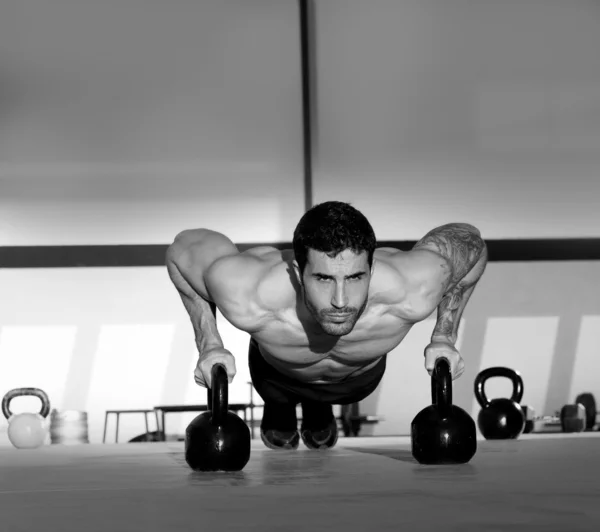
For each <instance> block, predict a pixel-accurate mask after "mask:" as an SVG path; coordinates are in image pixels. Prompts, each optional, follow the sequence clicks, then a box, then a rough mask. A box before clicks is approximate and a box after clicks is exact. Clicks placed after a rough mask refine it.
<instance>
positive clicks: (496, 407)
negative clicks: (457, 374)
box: [475, 367, 525, 440]
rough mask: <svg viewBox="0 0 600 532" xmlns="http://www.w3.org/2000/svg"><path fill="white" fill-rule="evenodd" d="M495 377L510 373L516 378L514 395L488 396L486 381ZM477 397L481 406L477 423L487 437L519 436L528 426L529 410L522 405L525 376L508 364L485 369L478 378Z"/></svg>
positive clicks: (513, 378) (504, 437) (476, 380)
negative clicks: (490, 397) (526, 414)
mask: <svg viewBox="0 0 600 532" xmlns="http://www.w3.org/2000/svg"><path fill="white" fill-rule="evenodd" d="M492 377H506V378H507V379H510V380H511V381H512V384H513V394H512V397H511V398H510V399H508V398H497V399H492V400H491V401H489V400H488V398H487V397H486V395H485V391H484V385H485V382H486V381H487V380H488V379H490V378H492ZM475 397H476V398H477V402H478V403H479V405H480V406H481V410H480V411H479V415H478V416H477V425H478V427H479V430H480V431H481V434H483V437H484V438H485V439H486V440H508V439H516V438H518V437H519V436H520V435H521V434H522V432H523V430H524V429H525V413H524V412H523V409H522V408H521V405H520V402H521V399H522V398H523V379H522V378H521V375H519V373H517V372H516V371H514V370H512V369H510V368H504V367H492V368H487V369H484V370H483V371H481V372H480V373H479V375H477V377H476V378H475Z"/></svg>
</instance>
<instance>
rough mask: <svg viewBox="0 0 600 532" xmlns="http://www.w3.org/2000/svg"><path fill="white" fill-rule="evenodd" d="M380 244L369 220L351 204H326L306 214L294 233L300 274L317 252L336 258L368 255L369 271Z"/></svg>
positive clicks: (317, 206) (338, 202)
mask: <svg viewBox="0 0 600 532" xmlns="http://www.w3.org/2000/svg"><path fill="white" fill-rule="evenodd" d="M376 245H377V240H376V238H375V232H374V231H373V227H371V224H370V223H369V220H367V218H366V217H365V216H364V215H363V214H362V213H361V212H360V211H358V210H357V209H355V208H354V207H352V206H351V205H350V204H349V203H344V202H341V201H326V202H324V203H320V204H318V205H315V206H314V207H312V208H311V209H309V210H308V211H306V212H305V213H304V215H303V216H302V218H300V221H299V222H298V225H297V226H296V229H295V230H294V240H293V246H294V254H295V258H296V261H297V262H298V266H299V267H300V272H301V273H304V268H305V267H306V263H307V260H308V250H309V249H314V250H315V251H320V252H322V253H326V254H327V256H329V257H331V258H334V257H336V256H337V255H339V254H340V253H342V252H343V251H345V250H346V249H350V250H352V251H353V252H354V253H356V254H359V253H362V252H364V251H366V252H367V257H368V261H369V267H371V266H372V265H373V253H374V251H375V246H376Z"/></svg>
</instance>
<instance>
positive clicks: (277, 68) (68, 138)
mask: <svg viewBox="0 0 600 532" xmlns="http://www.w3.org/2000/svg"><path fill="white" fill-rule="evenodd" d="M300 75H301V74H300V52H299V24H298V8H297V6H296V4H295V2H293V1H291V2H288V1H280V0H201V1H199V2H188V1H185V0H171V1H168V2H165V1H157V0H123V1H119V2H97V1H93V0H23V1H22V2H21V1H20V2H10V3H9V5H3V7H2V17H0V245H49V244H146V243H148V244H153V243H159V244H162V243H167V242H170V241H172V238H173V237H174V235H175V234H176V233H177V232H179V231H180V230H181V229H184V228H188V227H200V226H210V227H212V228H214V229H217V230H220V231H223V232H226V233H227V234H228V235H230V236H231V238H233V239H234V240H236V241H239V242H248V241H273V240H286V239H289V238H290V234H291V232H292V230H293V228H294V226H295V224H296V222H297V219H298V217H299V216H300V215H301V213H302V212H303V209H304V201H303V175H302V120H301V108H302V106H301V89H300ZM240 222H241V223H240Z"/></svg>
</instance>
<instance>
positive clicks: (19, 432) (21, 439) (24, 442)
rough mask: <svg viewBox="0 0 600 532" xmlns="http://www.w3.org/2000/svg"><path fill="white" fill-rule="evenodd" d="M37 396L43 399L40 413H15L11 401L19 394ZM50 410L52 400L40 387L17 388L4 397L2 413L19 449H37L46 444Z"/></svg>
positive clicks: (9, 433)
mask: <svg viewBox="0 0 600 532" xmlns="http://www.w3.org/2000/svg"><path fill="white" fill-rule="evenodd" d="M29 395H32V396H35V397H38V398H39V399H40V400H41V401H42V407H41V409H40V412H39V413H30V412H24V413H22V414H13V413H12V412H11V410H10V402H11V401H12V400H13V399H14V398H15V397H19V396H29ZM49 412H50V400H49V399H48V396H47V395H46V393H45V392H44V391H43V390H40V389H38V388H15V389H14V390H10V391H9V392H8V393H7V394H6V395H5V396H4V398H3V399H2V413H3V414H4V417H6V419H7V420H8V429H7V435H8V439H9V441H10V443H12V445H13V446H14V447H16V448H17V449H37V448H38V447H41V446H42V445H44V443H45V441H46V436H47V435H48V427H47V421H46V418H47V416H48V414H49Z"/></svg>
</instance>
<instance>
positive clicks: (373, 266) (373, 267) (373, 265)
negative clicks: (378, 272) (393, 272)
mask: <svg viewBox="0 0 600 532" xmlns="http://www.w3.org/2000/svg"><path fill="white" fill-rule="evenodd" d="M376 264H377V259H376V258H375V257H373V263H372V264H371V277H373V274H374V273H375V265H376Z"/></svg>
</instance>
